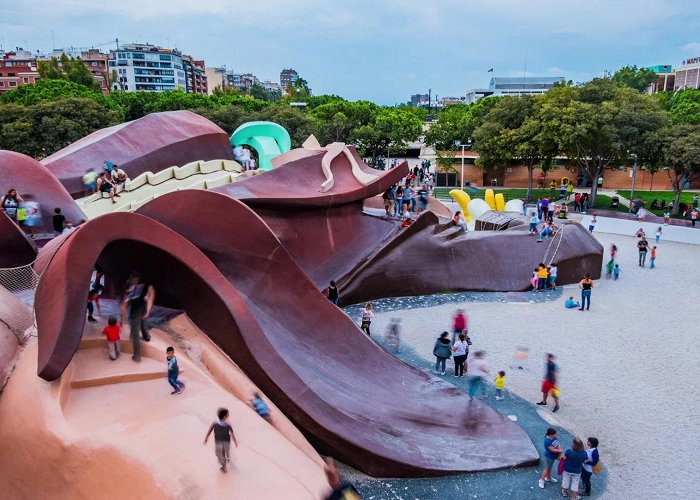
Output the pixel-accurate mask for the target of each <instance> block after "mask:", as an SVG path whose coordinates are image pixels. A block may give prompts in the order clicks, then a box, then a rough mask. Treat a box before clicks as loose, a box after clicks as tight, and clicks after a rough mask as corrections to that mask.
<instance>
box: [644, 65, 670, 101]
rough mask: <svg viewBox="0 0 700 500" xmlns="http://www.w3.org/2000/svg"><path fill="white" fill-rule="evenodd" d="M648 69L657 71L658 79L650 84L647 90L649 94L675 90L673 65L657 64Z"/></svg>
mask: <svg viewBox="0 0 700 500" xmlns="http://www.w3.org/2000/svg"><path fill="white" fill-rule="evenodd" d="M646 69H648V70H650V71H653V72H654V73H656V81H655V82H653V83H652V84H651V85H649V89H648V91H647V92H648V93H649V94H656V93H657V92H669V91H673V87H674V85H675V81H676V74H675V72H674V71H673V66H671V65H670V64H657V65H656V66H648V67H647V68H646Z"/></svg>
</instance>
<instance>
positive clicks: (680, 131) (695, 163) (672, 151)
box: [665, 125, 700, 214]
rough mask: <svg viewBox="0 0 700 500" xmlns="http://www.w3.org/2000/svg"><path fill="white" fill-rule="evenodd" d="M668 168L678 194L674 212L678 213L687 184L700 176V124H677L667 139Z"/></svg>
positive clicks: (674, 189)
mask: <svg viewBox="0 0 700 500" xmlns="http://www.w3.org/2000/svg"><path fill="white" fill-rule="evenodd" d="M665 156H666V165H667V166H668V167H669V169H668V170H666V172H667V174H668V178H669V180H670V181H671V187H672V188H673V192H674V193H675V195H676V198H675V202H674V204H673V213H674V214H677V213H678V210H679V204H680V199H681V193H682V192H683V190H684V189H685V186H686V184H689V183H691V182H693V181H694V180H695V179H698V178H700V125H675V126H673V127H671V130H670V131H669V132H668V135H667V140H666V155H665Z"/></svg>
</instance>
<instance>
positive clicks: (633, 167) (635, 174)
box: [629, 153, 637, 214]
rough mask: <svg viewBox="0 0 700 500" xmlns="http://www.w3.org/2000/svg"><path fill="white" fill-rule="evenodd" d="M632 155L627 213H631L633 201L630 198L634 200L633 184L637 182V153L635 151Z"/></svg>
mask: <svg viewBox="0 0 700 500" xmlns="http://www.w3.org/2000/svg"><path fill="white" fill-rule="evenodd" d="M632 156H634V165H632V191H630V210H629V213H630V214H631V213H632V203H634V202H633V201H632V200H634V186H635V184H636V183H637V155H636V154H635V153H632Z"/></svg>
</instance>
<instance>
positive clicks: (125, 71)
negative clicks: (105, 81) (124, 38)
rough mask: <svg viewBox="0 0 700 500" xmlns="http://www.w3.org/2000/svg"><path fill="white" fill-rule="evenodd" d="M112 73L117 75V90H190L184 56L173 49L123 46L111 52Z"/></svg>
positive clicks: (150, 46)
mask: <svg viewBox="0 0 700 500" xmlns="http://www.w3.org/2000/svg"><path fill="white" fill-rule="evenodd" d="M109 69H110V70H115V71H116V72H117V77H118V79H117V82H115V83H114V84H113V85H112V88H113V89H114V90H123V91H125V92H137V91H139V90H145V91H148V92H163V91H166V90H178V89H180V90H182V91H186V90H187V81H186V79H185V71H184V68H183V65H182V53H181V52H179V51H177V50H174V49H164V48H162V47H156V46H154V45H148V44H138V43H134V44H129V45H124V46H122V47H121V48H119V49H118V50H112V51H110V61H109Z"/></svg>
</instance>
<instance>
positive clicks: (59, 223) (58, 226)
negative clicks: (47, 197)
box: [53, 207, 66, 236]
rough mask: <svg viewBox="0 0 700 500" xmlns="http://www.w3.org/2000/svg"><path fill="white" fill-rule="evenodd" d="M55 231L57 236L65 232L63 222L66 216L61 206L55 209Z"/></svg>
mask: <svg viewBox="0 0 700 500" xmlns="http://www.w3.org/2000/svg"><path fill="white" fill-rule="evenodd" d="M53 213H54V216H53V232H54V234H55V235H56V236H58V235H59V234H61V233H62V232H63V223H64V222H65V220H66V216H65V215H63V214H62V213H61V209H60V208H58V207H57V208H54V209H53Z"/></svg>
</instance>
